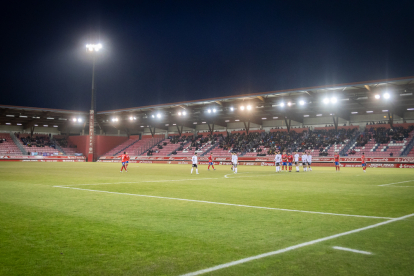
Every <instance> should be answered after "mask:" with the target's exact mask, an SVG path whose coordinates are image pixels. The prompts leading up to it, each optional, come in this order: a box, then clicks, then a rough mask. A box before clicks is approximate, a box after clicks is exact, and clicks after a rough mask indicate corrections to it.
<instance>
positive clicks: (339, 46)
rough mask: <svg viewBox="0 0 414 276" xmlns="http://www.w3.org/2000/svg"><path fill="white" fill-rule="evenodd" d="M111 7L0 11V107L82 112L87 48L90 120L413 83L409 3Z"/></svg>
mask: <svg viewBox="0 0 414 276" xmlns="http://www.w3.org/2000/svg"><path fill="white" fill-rule="evenodd" d="M25 2H27V3H25ZM111 2H112V4H107V3H105V2H100V1H92V2H88V1H67V2H65V1H53V2H52V1H9V2H8V4H7V5H6V6H3V7H2V12H3V13H2V14H3V16H2V19H3V24H2V25H1V36H2V37H1V38H2V39H1V72H0V73H1V74H0V85H1V90H2V92H1V101H0V104H8V105H22V106H36V107H48V108H62V109H77V110H88V109H89V107H90V86H91V75H92V73H91V71H92V64H91V59H90V56H88V53H87V52H86V51H85V44H86V43H89V42H94V41H99V42H101V43H102V44H103V46H104V49H103V51H102V52H100V53H99V61H98V63H97V68H96V86H97V109H98V110H108V109H118V108H126V107H134V106H142V105H150V104H160V103H167V102H176V101H184V100H197V99H202V98H209V97H218V96H226V95H237V94H241V93H253V92H264V91H271V90H279V89H288V88H299V87H305V86H315V85H325V84H336V83H344V82H355V81H365V80H371V79H382V78H388V77H390V78H392V77H405V76H412V75H414V53H413V50H414V28H413V26H414V16H413V10H414V1H332V0H330V1H298V2H294V1H280V2H279V1H224V0H223V1H172V0H171V1H155V0H154V1H111ZM340 2H341V3H342V4H341V3H340Z"/></svg>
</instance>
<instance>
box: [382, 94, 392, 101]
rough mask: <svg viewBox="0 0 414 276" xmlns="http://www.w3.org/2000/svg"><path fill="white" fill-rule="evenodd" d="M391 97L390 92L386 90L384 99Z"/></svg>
mask: <svg viewBox="0 0 414 276" xmlns="http://www.w3.org/2000/svg"><path fill="white" fill-rule="evenodd" d="M390 97H391V95H390V93H388V92H386V93H384V99H387V100H388V99H389V98H390Z"/></svg>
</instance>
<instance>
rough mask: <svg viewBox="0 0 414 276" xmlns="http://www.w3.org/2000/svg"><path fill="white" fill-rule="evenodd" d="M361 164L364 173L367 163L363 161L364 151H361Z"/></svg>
mask: <svg viewBox="0 0 414 276" xmlns="http://www.w3.org/2000/svg"><path fill="white" fill-rule="evenodd" d="M361 166H362V169H363V170H364V173H366V172H367V164H366V163H365V153H364V152H363V153H362V156H361Z"/></svg>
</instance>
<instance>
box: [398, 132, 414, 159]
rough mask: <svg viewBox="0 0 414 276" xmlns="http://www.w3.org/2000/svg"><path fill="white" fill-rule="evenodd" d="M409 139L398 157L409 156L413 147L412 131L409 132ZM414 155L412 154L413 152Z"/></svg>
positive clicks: (413, 134)
mask: <svg viewBox="0 0 414 276" xmlns="http://www.w3.org/2000/svg"><path fill="white" fill-rule="evenodd" d="M408 137H410V138H411V140H410V142H408V144H407V145H406V147H405V149H404V150H403V151H402V152H401V155H400V156H408V155H411V151H412V149H413V147H414V130H413V131H411V132H410V134H409V136H408ZM413 153H414V152H413Z"/></svg>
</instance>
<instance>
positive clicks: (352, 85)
mask: <svg viewBox="0 0 414 276" xmlns="http://www.w3.org/2000/svg"><path fill="white" fill-rule="evenodd" d="M410 81H414V76H410V77H401V78H392V79H383V80H370V81H362V82H354V83H344V84H336V85H331V86H327V85H322V86H313V87H305V88H294V89H285V90H277V91H268V92H258V93H251V94H240V95H235V96H224V97H217V98H208V99H200V100H193V101H183V102H175V103H166V104H161V105H148V106H140V107H133V108H124V109H114V110H105V111H99V112H97V114H108V113H117V112H127V111H132V110H145V109H151V108H171V107H176V106H177V105H192V104H196V105H201V104H205V103H210V102H215V101H226V100H242V99H247V98H256V97H258V96H272V95H274V96H278V95H284V94H286V95H287V94H289V93H295V92H296V93H301V94H302V95H303V91H310V92H312V91H317V90H328V89H329V90H332V89H333V90H335V89H336V90H343V89H344V88H355V86H358V85H359V86H361V89H362V88H363V87H364V86H365V85H367V86H370V85H378V84H379V83H385V84H387V83H389V82H392V83H393V84H395V83H398V82H401V84H404V83H406V82H410ZM325 93H330V92H325Z"/></svg>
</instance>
